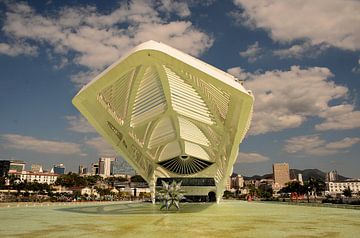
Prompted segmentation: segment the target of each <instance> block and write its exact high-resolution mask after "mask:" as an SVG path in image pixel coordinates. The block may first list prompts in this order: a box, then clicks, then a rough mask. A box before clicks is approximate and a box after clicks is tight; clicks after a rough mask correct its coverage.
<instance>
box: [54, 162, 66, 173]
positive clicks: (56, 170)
mask: <svg viewBox="0 0 360 238" xmlns="http://www.w3.org/2000/svg"><path fill="white" fill-rule="evenodd" d="M53 169H54V173H55V174H65V166H64V164H58V165H54V166H53Z"/></svg>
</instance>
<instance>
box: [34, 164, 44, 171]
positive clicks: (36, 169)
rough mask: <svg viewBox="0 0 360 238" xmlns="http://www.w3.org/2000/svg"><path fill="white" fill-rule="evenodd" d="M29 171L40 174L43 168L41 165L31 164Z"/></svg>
mask: <svg viewBox="0 0 360 238" xmlns="http://www.w3.org/2000/svg"><path fill="white" fill-rule="evenodd" d="M31 171H32V172H35V173H42V172H43V167H42V165H41V164H32V165H31Z"/></svg>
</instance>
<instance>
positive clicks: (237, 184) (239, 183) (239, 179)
mask: <svg viewBox="0 0 360 238" xmlns="http://www.w3.org/2000/svg"><path fill="white" fill-rule="evenodd" d="M232 187H233V188H235V189H240V188H242V187H244V178H243V176H241V175H240V174H238V175H236V176H235V177H232Z"/></svg>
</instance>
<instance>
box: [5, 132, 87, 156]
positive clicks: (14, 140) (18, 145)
mask: <svg viewBox="0 0 360 238" xmlns="http://www.w3.org/2000/svg"><path fill="white" fill-rule="evenodd" d="M1 139H2V140H3V146H4V148H14V149H19V150H30V151H34V152H38V153H44V154H62V155H72V154H82V153H81V149H80V145H79V144H76V143H69V142H62V141H52V140H42V139H37V138H35V137H31V136H23V135H17V134H4V135H2V136H1Z"/></svg>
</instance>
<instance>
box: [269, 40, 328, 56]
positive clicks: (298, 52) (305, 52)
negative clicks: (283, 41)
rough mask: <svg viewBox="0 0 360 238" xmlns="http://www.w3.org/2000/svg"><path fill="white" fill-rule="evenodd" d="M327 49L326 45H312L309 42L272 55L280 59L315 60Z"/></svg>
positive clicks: (280, 50) (277, 51)
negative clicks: (306, 58) (303, 58)
mask: <svg viewBox="0 0 360 238" xmlns="http://www.w3.org/2000/svg"><path fill="white" fill-rule="evenodd" d="M327 48H328V45H324V44H323V45H316V46H314V45H312V44H310V43H309V42H304V43H303V44H295V45H292V46H291V47H290V48H286V49H279V50H274V51H273V54H274V55H276V56H279V57H280V58H298V59H299V58H302V57H305V56H306V57H310V58H315V57H317V56H319V55H320V54H321V53H322V52H323V51H325V50H326V49H327Z"/></svg>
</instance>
